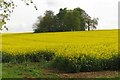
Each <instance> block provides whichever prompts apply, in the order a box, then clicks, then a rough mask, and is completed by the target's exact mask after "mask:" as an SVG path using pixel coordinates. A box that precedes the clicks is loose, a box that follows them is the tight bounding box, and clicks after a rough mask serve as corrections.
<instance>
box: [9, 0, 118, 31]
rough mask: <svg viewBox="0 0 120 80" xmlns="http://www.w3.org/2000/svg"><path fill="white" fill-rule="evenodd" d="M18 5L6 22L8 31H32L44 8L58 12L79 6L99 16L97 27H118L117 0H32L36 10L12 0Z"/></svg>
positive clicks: (19, 0)
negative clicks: (61, 9)
mask: <svg viewBox="0 0 120 80" xmlns="http://www.w3.org/2000/svg"><path fill="white" fill-rule="evenodd" d="M14 1H15V3H16V4H17V5H18V6H17V7H16V8H15V10H14V12H13V13H12V16H11V20H10V21H9V22H8V23H7V25H8V27H9V32H28V31H33V28H32V26H33V24H34V23H35V22H36V20H37V17H38V16H40V15H43V14H44V12H45V11H46V10H52V11H54V12H55V14H56V13H58V11H59V9H60V8H65V7H67V8H68V9H74V8H76V7H80V8H82V9H83V10H85V11H86V12H87V13H88V14H89V15H90V16H91V17H98V18H99V25H98V26H97V28H98V29H117V28H118V1H119V0H33V2H34V3H35V4H36V5H37V8H38V10H37V11H36V10H35V9H34V7H33V5H31V6H26V5H25V4H24V2H22V1H21V0H14Z"/></svg>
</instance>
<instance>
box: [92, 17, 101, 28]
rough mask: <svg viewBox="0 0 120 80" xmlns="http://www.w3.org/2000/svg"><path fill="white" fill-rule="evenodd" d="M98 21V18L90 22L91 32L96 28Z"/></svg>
mask: <svg viewBox="0 0 120 80" xmlns="http://www.w3.org/2000/svg"><path fill="white" fill-rule="evenodd" d="M98 20H99V18H93V19H92V20H91V28H92V30H93V29H96V28H97V27H96V26H97V25H98Z"/></svg>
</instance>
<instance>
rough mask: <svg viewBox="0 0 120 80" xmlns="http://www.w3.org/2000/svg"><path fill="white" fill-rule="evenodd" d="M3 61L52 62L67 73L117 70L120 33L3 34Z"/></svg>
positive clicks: (105, 31) (119, 58)
mask: <svg viewBox="0 0 120 80" xmlns="http://www.w3.org/2000/svg"><path fill="white" fill-rule="evenodd" d="M2 41H3V42H2V50H3V62H17V63H18V62H20V63H21V62H25V61H30V62H40V61H42V60H43V59H44V60H46V61H52V63H53V64H52V65H53V67H55V68H57V69H59V70H63V71H66V72H80V71H99V70H117V69H118V60H120V57H119V56H118V53H119V51H118V30H102V31H75V32H51V33H19V34H18V33H14V34H3V35H2Z"/></svg>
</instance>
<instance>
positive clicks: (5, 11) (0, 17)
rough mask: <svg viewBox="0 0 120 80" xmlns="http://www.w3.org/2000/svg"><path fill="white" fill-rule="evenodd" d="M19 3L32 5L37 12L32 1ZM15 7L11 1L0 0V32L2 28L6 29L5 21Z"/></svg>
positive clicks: (25, 0) (8, 18)
mask: <svg viewBox="0 0 120 80" xmlns="http://www.w3.org/2000/svg"><path fill="white" fill-rule="evenodd" d="M21 1H24V3H25V4H26V5H30V4H33V5H34V8H35V9H36V10H37V7H36V5H35V4H34V3H33V1H32V0H21ZM16 6H17V5H16V4H15V3H14V1H13V0H0V12H1V13H0V23H2V24H0V30H2V28H3V27H4V28H6V29H8V28H7V27H6V25H5V24H6V21H7V20H10V16H11V13H12V12H13V11H14V8H15V7H16Z"/></svg>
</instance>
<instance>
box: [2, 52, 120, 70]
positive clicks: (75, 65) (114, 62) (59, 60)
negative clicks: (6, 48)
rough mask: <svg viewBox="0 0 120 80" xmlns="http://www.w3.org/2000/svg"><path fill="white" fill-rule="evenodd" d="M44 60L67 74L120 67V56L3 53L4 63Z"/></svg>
mask: <svg viewBox="0 0 120 80" xmlns="http://www.w3.org/2000/svg"><path fill="white" fill-rule="evenodd" d="M43 60H46V61H52V66H53V67H54V68H57V69H58V70H62V71H66V72H81V71H82V72H85V71H101V70H118V69H119V66H120V56H119V55H118V56H112V58H110V59H96V58H95V57H90V56H88V55H83V56H81V57H79V58H76V57H74V58H70V57H61V56H59V57H57V56H55V54H54V53H53V52H49V51H48V52H45V51H42V52H38V53H36V54H24V55H11V54H7V53H5V52H3V53H2V62H3V63H6V62H7V63H9V62H11V63H22V62H41V61H43Z"/></svg>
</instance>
